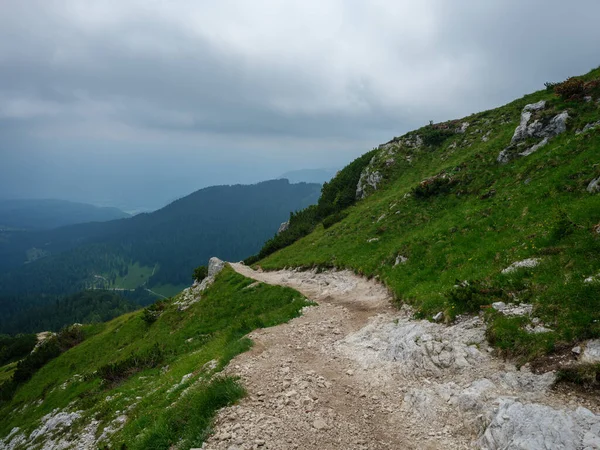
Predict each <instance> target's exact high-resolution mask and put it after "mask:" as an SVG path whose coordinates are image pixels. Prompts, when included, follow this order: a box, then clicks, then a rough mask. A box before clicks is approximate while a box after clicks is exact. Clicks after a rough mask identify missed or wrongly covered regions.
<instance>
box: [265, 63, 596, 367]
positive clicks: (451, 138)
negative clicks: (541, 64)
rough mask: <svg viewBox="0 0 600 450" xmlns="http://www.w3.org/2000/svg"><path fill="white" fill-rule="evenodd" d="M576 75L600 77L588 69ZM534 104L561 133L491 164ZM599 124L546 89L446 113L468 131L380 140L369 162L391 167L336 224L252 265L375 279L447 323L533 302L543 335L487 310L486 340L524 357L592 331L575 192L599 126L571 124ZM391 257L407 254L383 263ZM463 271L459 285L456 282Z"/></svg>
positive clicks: (582, 215)
mask: <svg viewBox="0 0 600 450" xmlns="http://www.w3.org/2000/svg"><path fill="white" fill-rule="evenodd" d="M583 79H585V81H586V82H590V81H592V80H598V79H600V69H595V70H594V71H592V72H590V73H589V74H587V75H586V76H584V77H583ZM594 86H595V85H594ZM594 89H595V88H594ZM594 92H595V91H594ZM540 100H546V110H545V111H544V114H548V115H550V116H554V115H556V114H559V113H560V112H562V111H565V110H566V111H568V113H569V116H570V119H569V122H568V129H567V132H565V133H563V134H561V135H559V136H557V137H554V138H552V139H551V140H550V141H549V143H548V144H547V145H546V146H544V147H542V148H540V149H539V150H538V151H537V152H535V153H533V154H531V155H529V156H527V157H520V158H517V159H515V160H513V161H511V162H510V163H508V164H499V163H498V162H497V160H496V158H497V157H498V154H499V153H500V151H502V150H503V149H504V148H506V147H507V146H508V145H509V144H510V142H511V138H512V135H513V133H514V131H515V128H516V126H517V125H518V124H519V121H520V116H521V111H522V109H523V107H524V106H525V105H527V104H530V103H535V102H538V101H540ZM598 120H600V106H599V105H598V103H596V102H595V101H593V102H585V101H581V100H579V99H576V100H565V99H564V98H562V97H561V96H558V95H556V94H555V93H554V92H553V91H552V90H547V91H546V90H544V91H540V92H536V93H534V94H531V95H527V96H525V97H523V98H522V99H519V100H517V101H514V102H512V103H510V104H508V105H505V106H503V107H501V108H498V109H495V110H490V111H485V112H482V113H478V114H474V115H472V116H469V117H467V118H464V119H462V120H460V121H455V122H456V123H457V124H458V123H462V122H468V123H469V127H468V128H467V129H466V131H465V132H464V133H456V132H453V133H452V134H450V133H448V132H446V131H444V132H443V136H441V137H440V138H439V139H438V138H437V137H436V138H435V139H434V141H435V146H431V145H430V146H427V145H422V146H421V147H415V146H414V144H411V145H406V144H402V141H403V138H396V139H395V140H394V141H393V143H395V144H394V145H396V144H397V145H396V146H395V147H393V148H392V147H390V148H391V150H390V148H388V149H385V148H384V149H381V150H379V151H380V152H383V151H385V152H387V153H385V154H384V153H381V155H384V156H385V158H383V157H382V158H379V159H382V160H385V161H388V160H389V161H392V160H393V163H391V164H390V165H389V167H387V168H386V169H385V172H382V173H384V175H385V177H386V178H385V180H384V181H383V182H382V183H380V188H379V189H378V190H377V191H375V192H374V193H373V194H371V195H370V196H368V197H367V198H366V199H364V200H362V201H359V202H357V203H356V204H355V205H353V206H350V207H348V208H347V209H346V210H345V212H346V213H347V216H346V217H345V218H343V220H340V221H337V222H336V223H332V224H329V223H328V224H327V225H328V227H324V226H321V225H318V226H317V227H316V228H315V230H314V231H313V232H312V233H311V234H310V235H308V236H306V237H304V238H302V239H300V240H299V241H298V242H296V243H294V244H292V245H290V246H288V247H286V248H283V249H280V250H279V251H277V252H275V253H273V254H271V255H269V256H267V257H265V258H264V259H262V260H261V261H259V262H258V263H257V264H258V265H260V266H261V267H262V268H263V269H267V270H272V269H280V268H283V267H290V266H295V267H305V268H310V267H315V266H316V267H338V268H350V269H353V270H354V271H355V272H356V273H358V274H362V275H364V276H367V277H374V276H378V277H379V279H381V280H382V281H383V282H384V283H385V284H386V285H387V286H388V287H389V288H390V290H391V292H393V293H394V295H395V296H396V298H397V300H398V301H401V302H407V303H410V304H412V305H413V306H415V307H416V309H417V311H418V313H419V314H420V315H421V316H422V317H432V316H433V315H435V314H436V313H438V312H440V311H442V312H444V316H445V317H446V318H447V320H451V319H452V318H454V317H455V316H456V314H458V313H466V312H469V313H477V312H478V311H479V310H480V309H481V308H483V309H485V308H486V307H488V306H489V305H490V304H491V303H493V302H495V301H500V300H501V301H504V302H529V303H532V304H533V307H534V311H533V312H534V316H536V317H539V318H540V319H541V320H542V321H543V323H544V325H545V326H546V327H547V328H550V329H552V330H553V331H552V332H550V333H540V334H531V333H527V332H526V330H525V327H526V326H527V325H529V322H528V320H526V319H522V320H520V319H519V320H516V319H506V320H505V319H502V318H500V317H495V316H494V317H491V316H490V318H489V320H490V321H491V331H490V340H492V341H493V342H494V343H495V344H496V345H497V346H498V347H499V348H501V349H503V350H505V351H506V352H508V353H510V352H513V354H515V355H522V357H523V358H525V359H529V358H532V357H535V356H536V355H539V354H542V353H546V352H551V351H553V349H554V348H556V346H557V345H559V344H563V343H569V342H576V341H578V340H581V339H586V338H590V337H600V328H599V323H600V284H599V283H584V282H583V280H584V279H585V278H586V277H589V276H592V275H594V274H597V273H600V259H599V258H598V255H599V254H600V234H598V233H597V231H595V230H597V229H598V228H597V227H598V225H600V197H599V196H598V194H590V193H588V192H586V187H587V185H588V184H589V183H590V181H591V180H593V179H595V178H596V177H598V176H600V129H599V128H596V129H592V130H589V131H587V132H585V133H581V134H576V133H575V131H576V130H577V129H581V128H583V126H584V125H585V124H587V123H592V122H596V121H598ZM452 123H454V122H452ZM448 129H450V130H452V129H456V127H451V126H450V125H448ZM427 130H429V131H430V132H432V133H433V131H434V128H432V126H428V127H424V128H422V129H420V130H416V131H414V132H411V133H409V134H408V135H406V136H405V137H404V139H405V140H407V141H409V142H411V143H414V142H415V138H414V136H415V135H420V136H424V135H426V133H427ZM435 130H437V129H435ZM438 131H439V130H438ZM435 133H437V131H435ZM435 133H434V134H435ZM442 138H443V139H442ZM398 255H402V256H404V257H406V258H408V260H407V261H406V262H405V263H404V264H399V265H395V261H396V257H397V256H398ZM527 258H539V265H538V266H537V267H534V268H521V269H517V270H516V271H515V272H513V273H509V274H503V273H502V270H503V269H505V268H506V267H508V266H509V265H511V264H512V263H514V262H516V261H521V260H524V259H527ZM457 280H458V282H457ZM465 280H470V285H469V286H470V287H468V288H462V289H461V288H458V289H455V288H454V286H455V285H460V284H461V283H464V281H465ZM473 280H477V281H473Z"/></svg>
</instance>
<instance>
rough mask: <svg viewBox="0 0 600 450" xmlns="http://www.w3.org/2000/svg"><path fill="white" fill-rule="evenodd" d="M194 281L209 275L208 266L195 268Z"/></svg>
mask: <svg viewBox="0 0 600 450" xmlns="http://www.w3.org/2000/svg"><path fill="white" fill-rule="evenodd" d="M192 276H193V279H194V281H197V282H201V281H202V280H204V279H205V278H206V277H207V276H208V267H206V266H198V267H196V268H195V269H194V273H193V274H192Z"/></svg>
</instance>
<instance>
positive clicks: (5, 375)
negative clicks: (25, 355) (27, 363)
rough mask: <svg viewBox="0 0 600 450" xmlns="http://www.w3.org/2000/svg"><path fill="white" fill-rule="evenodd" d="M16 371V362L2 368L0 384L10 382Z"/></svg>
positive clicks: (0, 370) (0, 368) (0, 369)
mask: <svg viewBox="0 0 600 450" xmlns="http://www.w3.org/2000/svg"><path fill="white" fill-rule="evenodd" d="M15 370H17V362H16V361H15V362H12V363H10V364H6V365H4V366H2V367H0V384H2V383H4V382H5V381H8V380H10V378H11V377H12V375H13V373H14V372H15Z"/></svg>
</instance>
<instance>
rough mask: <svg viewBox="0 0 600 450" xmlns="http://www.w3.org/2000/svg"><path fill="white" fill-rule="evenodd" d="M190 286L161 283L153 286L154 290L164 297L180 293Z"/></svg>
mask: <svg viewBox="0 0 600 450" xmlns="http://www.w3.org/2000/svg"><path fill="white" fill-rule="evenodd" d="M186 287H188V286H187V285H185V284H179V285H174V284H159V285H157V286H152V288H151V289H152V290H153V291H154V292H156V293H157V294H160V295H162V296H164V297H173V296H174V295H177V294H179V293H180V292H181V291H182V290H184V289H185V288H186Z"/></svg>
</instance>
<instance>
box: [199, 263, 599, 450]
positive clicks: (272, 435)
mask: <svg viewBox="0 0 600 450" xmlns="http://www.w3.org/2000/svg"><path fill="white" fill-rule="evenodd" d="M231 266H232V267H233V268H234V269H235V270H236V271H237V272H238V273H240V274H242V275H244V276H246V277H249V278H253V279H255V280H256V281H258V282H262V283H268V284H273V285H280V286H288V287H291V288H294V289H296V290H298V291H299V292H301V293H302V294H303V295H305V296H306V297H307V298H309V299H310V300H312V301H314V302H316V303H317V306H310V307H306V308H304V310H303V315H302V316H301V317H298V318H296V319H293V320H291V321H289V322H288V323H285V324H281V325H278V326H275V327H271V328H266V329H260V330H255V331H253V332H252V333H250V334H249V337H250V338H251V339H252V340H253V341H254V347H253V348H252V349H251V350H250V351H248V352H246V353H243V354H241V355H238V356H237V357H236V358H234V359H233V360H232V361H231V362H230V364H229V365H228V367H227V368H226V369H225V370H224V372H225V373H226V374H228V375H234V376H239V377H240V378H241V382H242V384H243V385H244V386H245V387H246V389H247V391H248V396H247V397H246V398H244V399H243V400H242V401H240V402H239V403H238V404H237V405H234V406H231V407H228V408H224V409H222V410H221V411H220V412H219V413H218V415H217V418H216V421H215V424H214V429H213V434H212V435H211V436H210V437H209V438H208V440H207V441H206V443H205V444H204V446H203V448H205V449H225V450H242V449H243V450H248V449H461V448H465V449H472V448H484V449H489V450H492V449H501V448H516V449H521V448H523V449H526V448H527V449H529V448H533V449H535V448H564V449H571V448H572V449H577V448H600V437H599V436H598V434H599V431H600V417H599V416H597V415H596V414H594V413H597V412H598V405H597V404H596V403H595V402H593V401H592V400H588V399H586V398H582V397H578V396H577V395H576V394H574V393H572V392H564V391H561V390H556V389H552V385H553V381H554V374H553V373H547V374H541V375H537V374H533V373H531V372H530V371H529V370H528V367H527V366H524V367H522V368H521V369H520V370H519V369H517V368H516V367H515V366H514V365H513V364H511V363H507V362H505V361H502V360H500V359H499V358H497V357H495V356H493V354H492V353H493V352H492V349H491V348H489V346H488V344H487V342H486V339H485V326H484V324H483V322H482V321H481V319H480V318H479V317H465V318H459V319H458V320H457V321H456V322H455V323H454V324H452V325H450V326H446V325H441V324H436V323H431V322H428V321H424V320H414V319H413V318H412V311H411V310H410V308H408V307H402V308H401V309H398V308H396V307H394V306H392V298H391V296H390V294H389V293H388V291H387V289H386V288H385V287H384V286H383V285H381V284H379V283H377V282H376V281H374V280H367V279H365V278H361V277H359V276H357V275H355V274H354V273H352V272H350V271H335V272H334V271H328V272H321V273H317V272H316V271H304V272H303V271H297V270H280V271H275V272H261V271H255V270H252V269H251V268H249V267H247V266H244V265H243V264H231ZM248 288H251V286H250V287H248ZM592 411H594V412H592ZM594 443H596V444H598V446H594V445H593V444H594Z"/></svg>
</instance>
